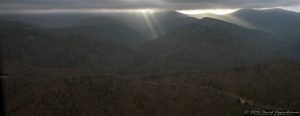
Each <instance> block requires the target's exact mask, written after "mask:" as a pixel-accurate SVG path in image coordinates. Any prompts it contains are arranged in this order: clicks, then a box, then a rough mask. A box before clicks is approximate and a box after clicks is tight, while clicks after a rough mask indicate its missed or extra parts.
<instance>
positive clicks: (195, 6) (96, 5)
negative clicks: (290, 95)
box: [0, 0, 300, 12]
mask: <svg viewBox="0 0 300 116" xmlns="http://www.w3.org/2000/svg"><path fill="white" fill-rule="evenodd" d="M240 8H285V9H288V10H293V11H296V12H300V0H0V11H2V12H5V11H81V10H82V11H89V10H91V11H97V10H98V11H108V10H116V11H118V10H124V9H125V10H132V9H153V10H220V9H224V10H227V11H233V10H235V9H240Z"/></svg>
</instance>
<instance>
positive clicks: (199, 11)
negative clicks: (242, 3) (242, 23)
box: [178, 9, 238, 15]
mask: <svg viewBox="0 0 300 116" xmlns="http://www.w3.org/2000/svg"><path fill="white" fill-rule="evenodd" d="M237 10H238V9H195V10H179V11H178V12H180V13H183V14H188V15H195V14H205V13H211V14H216V15H225V14H229V13H232V12H235V11H237Z"/></svg>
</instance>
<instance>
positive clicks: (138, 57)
mask: <svg viewBox="0 0 300 116" xmlns="http://www.w3.org/2000/svg"><path fill="white" fill-rule="evenodd" d="M246 14H247V15H246ZM141 15H144V16H145V15H148V16H146V17H142V18H141V17H140V18H136V17H138V16H141ZM51 16H52V15H50V16H49V17H51ZM73 16H81V15H73ZM231 16H234V17H238V18H240V19H243V20H244V21H249V24H250V23H251V24H252V25H254V26H255V27H258V26H259V28H260V29H258V30H257V29H248V28H245V27H241V26H238V25H235V24H233V23H228V22H225V21H221V20H217V19H213V18H203V19H196V18H192V17H189V16H187V15H184V14H181V13H178V12H174V11H173V12H157V13H144V14H123V15H117V14H102V15H97V16H86V15H83V17H85V18H83V17H80V18H78V19H73V22H76V23H74V24H72V25H70V26H65V27H60V28H49V27H48V28H45V27H41V26H39V25H38V24H35V26H31V25H28V24H24V22H26V21H24V20H23V19H18V18H12V16H10V18H12V19H10V20H12V21H8V18H6V19H5V20H6V21H2V22H1V24H0V25H1V29H2V30H4V31H2V32H1V36H2V37H4V38H2V41H3V42H2V43H3V45H2V54H3V55H4V58H5V59H6V60H13V61H20V62H23V63H29V64H33V65H40V66H45V67H56V68H60V67H63V68H86V69H95V70H103V72H107V70H110V71H111V70H113V72H115V71H117V72H124V71H122V70H125V69H126V70H129V69H130V70H136V71H137V72H139V71H142V72H143V71H149V70H157V71H158V72H161V71H163V72H164V71H170V72H172V71H174V72H176V71H178V70H183V71H185V70H186V71H191V70H195V71H197V70H204V69H215V68H216V67H219V68H221V67H223V68H226V67H227V68H228V67H234V66H239V65H245V64H249V63H250V64H253V63H259V62H266V61H272V60H275V59H280V58H291V59H296V58H297V57H298V56H299V55H298V54H297V53H298V46H297V45H298V44H297V42H299V38H298V36H296V35H297V34H298V33H297V32H298V31H299V30H297V28H298V26H289V25H297V24H298V22H299V21H300V20H298V19H297V18H298V16H297V15H296V13H293V12H289V11H283V10H279V9H274V10H251V9H242V10H240V11H237V12H235V13H233V14H231ZM14 17H18V16H14ZM29 17H31V16H29ZM53 17H54V19H57V17H59V18H62V17H60V15H57V16H56V15H54V16H53ZM53 17H52V19H53ZM122 17H123V18H124V19H123V20H122ZM251 17H255V18H251ZM74 18H75V17H74ZM144 18H149V19H144ZM273 18H274V19H273ZM277 18H279V19H277ZM29 19H30V18H29ZM50 19H51V18H50ZM50 19H49V20H50ZM62 19H63V20H62V22H64V21H67V20H68V19H69V18H65V19H64V18H62ZM3 20H4V19H3ZM16 20H19V22H18V21H16ZM75 20H77V21H75ZM127 20H128V22H126V21H127ZM142 20H144V21H145V22H144V25H138V24H135V22H141V21H142ZM268 20H272V21H268ZM264 21H265V23H263V22H264ZM22 22H23V23H22ZM147 22H148V23H149V22H152V23H150V25H151V26H150V25H149V24H147ZM268 25H270V26H268ZM149 26H150V27H149ZM280 26H283V28H282V29H280V28H278V27H280ZM284 26H285V27H284ZM151 28H152V30H151ZM142 29H144V30H142ZM160 29H161V30H164V31H163V32H159V30H160ZM153 30H156V32H155V33H156V34H157V35H156V36H158V37H157V39H155V40H150V38H153V37H154V36H153V35H151V31H153ZM288 30H292V31H288ZM149 34H150V35H149ZM152 34H153V33H152ZM293 42H296V43H294V44H290V43H293ZM295 57H296V58H295ZM108 72H109V71H108Z"/></svg>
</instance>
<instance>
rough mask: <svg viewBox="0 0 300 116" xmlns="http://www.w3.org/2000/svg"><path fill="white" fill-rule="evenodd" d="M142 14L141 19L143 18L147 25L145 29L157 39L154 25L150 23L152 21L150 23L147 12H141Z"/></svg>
mask: <svg viewBox="0 0 300 116" xmlns="http://www.w3.org/2000/svg"><path fill="white" fill-rule="evenodd" d="M142 13H143V17H144V19H145V21H146V23H147V27H148V29H149V30H150V32H151V35H152V37H154V38H157V37H158V32H157V30H156V29H155V27H154V25H153V23H152V21H151V19H150V17H149V15H148V14H149V12H147V11H142ZM150 14H151V13H150Z"/></svg>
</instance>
